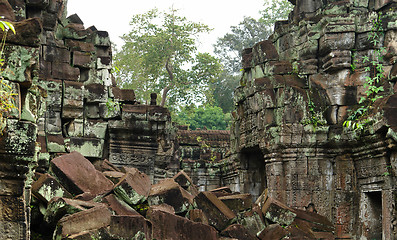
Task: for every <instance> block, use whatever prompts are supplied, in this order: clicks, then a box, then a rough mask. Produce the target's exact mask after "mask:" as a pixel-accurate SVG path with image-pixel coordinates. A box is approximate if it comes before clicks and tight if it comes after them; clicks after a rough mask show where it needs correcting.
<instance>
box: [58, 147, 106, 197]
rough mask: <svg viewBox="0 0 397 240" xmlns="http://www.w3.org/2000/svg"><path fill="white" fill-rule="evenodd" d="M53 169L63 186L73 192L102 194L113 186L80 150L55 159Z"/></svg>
mask: <svg viewBox="0 0 397 240" xmlns="http://www.w3.org/2000/svg"><path fill="white" fill-rule="evenodd" d="M51 169H52V171H53V172H54V174H55V175H56V176H57V178H58V179H59V180H60V181H61V182H62V184H63V186H64V187H65V188H66V189H67V190H68V191H69V192H70V193H72V194H80V193H84V192H90V193H92V194H101V193H105V192H107V191H109V190H111V189H112V188H113V183H112V182H111V181H110V180H109V179H107V178H106V177H105V176H104V175H103V174H102V173H100V172H98V171H97V170H96V169H95V167H94V165H92V164H91V162H90V161H88V160H87V159H86V158H85V157H84V156H83V155H81V154H80V153H78V152H72V153H69V154H65V155H63V156H60V157H57V158H55V159H53V160H52V161H51Z"/></svg>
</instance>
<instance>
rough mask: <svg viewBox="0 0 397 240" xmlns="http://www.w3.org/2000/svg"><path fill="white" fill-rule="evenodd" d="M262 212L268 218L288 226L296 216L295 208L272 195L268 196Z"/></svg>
mask: <svg viewBox="0 0 397 240" xmlns="http://www.w3.org/2000/svg"><path fill="white" fill-rule="evenodd" d="M262 212H263V215H264V216H265V217H266V218H267V219H269V220H271V221H272V222H275V223H278V224H280V225H287V226H288V225H290V224H291V223H292V222H293V221H294V219H295V217H296V214H295V213H294V212H293V209H291V208H289V207H288V206H286V205H285V204H283V203H281V202H279V201H277V200H275V199H273V198H270V197H268V198H267V200H266V202H265V204H264V205H263V207H262Z"/></svg>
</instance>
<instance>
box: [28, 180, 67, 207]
mask: <svg viewBox="0 0 397 240" xmlns="http://www.w3.org/2000/svg"><path fill="white" fill-rule="evenodd" d="M32 193H33V195H34V196H35V197H37V198H38V199H40V200H41V201H43V202H44V203H45V204H47V203H48V202H49V201H50V200H51V199H52V198H54V197H65V198H72V195H71V194H70V193H69V192H68V191H67V190H66V189H65V188H64V187H63V186H62V185H61V184H59V182H58V181H57V180H56V179H55V178H53V177H52V176H51V175H49V174H48V173H46V174H43V175H41V176H40V178H39V179H38V180H37V181H35V182H34V183H33V184H32Z"/></svg>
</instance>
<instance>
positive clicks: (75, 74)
mask: <svg viewBox="0 0 397 240" xmlns="http://www.w3.org/2000/svg"><path fill="white" fill-rule="evenodd" d="M51 69H52V77H53V78H55V79H61V80H68V81H78V80H79V76H80V70H79V69H78V68H75V67H72V66H70V63H57V62H53V63H52V65H51Z"/></svg>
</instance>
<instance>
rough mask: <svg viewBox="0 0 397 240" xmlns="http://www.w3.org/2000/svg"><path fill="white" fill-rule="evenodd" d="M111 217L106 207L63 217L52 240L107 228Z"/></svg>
mask: <svg viewBox="0 0 397 240" xmlns="http://www.w3.org/2000/svg"><path fill="white" fill-rule="evenodd" d="M111 215H112V214H111V212H110V210H109V209H108V208H107V207H106V206H98V207H93V208H91V209H88V210H85V211H81V212H77V213H74V214H72V215H68V216H65V217H63V218H61V219H60V220H59V222H58V224H57V227H56V230H55V232H54V238H55V239H58V238H64V237H67V236H70V235H73V234H78V233H81V232H84V231H90V230H95V229H100V228H103V227H107V226H109V225H110V220H111Z"/></svg>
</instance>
